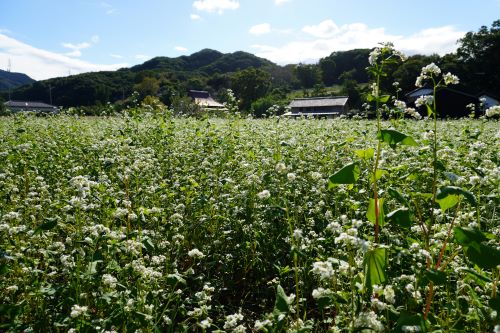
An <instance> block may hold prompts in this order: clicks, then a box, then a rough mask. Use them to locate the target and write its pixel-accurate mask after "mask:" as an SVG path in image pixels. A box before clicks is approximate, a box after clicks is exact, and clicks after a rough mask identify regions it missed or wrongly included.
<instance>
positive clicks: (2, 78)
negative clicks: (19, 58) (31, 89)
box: [0, 69, 35, 91]
mask: <svg viewBox="0 0 500 333" xmlns="http://www.w3.org/2000/svg"><path fill="white" fill-rule="evenodd" d="M32 82H35V80H33V79H32V78H30V77H29V76H28V75H26V74H23V73H12V72H8V71H3V70H1V69H0V91H3V90H9V89H14V88H17V87H19V86H22V85H24V84H28V83H32Z"/></svg>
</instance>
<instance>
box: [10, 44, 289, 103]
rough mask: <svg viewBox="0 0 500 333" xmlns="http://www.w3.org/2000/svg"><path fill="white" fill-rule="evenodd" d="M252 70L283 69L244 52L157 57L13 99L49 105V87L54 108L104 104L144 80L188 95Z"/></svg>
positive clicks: (54, 82)
mask: <svg viewBox="0 0 500 333" xmlns="http://www.w3.org/2000/svg"><path fill="white" fill-rule="evenodd" d="M250 67H253V68H261V69H263V70H266V71H270V72H276V73H277V74H276V75H275V76H276V77H279V73H280V72H283V69H284V68H283V67H280V66H278V65H276V64H274V63H273V62H271V61H269V60H267V59H264V58H260V57H257V56H255V55H253V54H251V53H247V52H243V51H237V52H233V53H222V52H219V51H216V50H212V49H203V50H201V51H199V52H196V53H193V54H191V55H188V56H180V57H176V58H170V57H155V58H153V59H151V60H148V61H146V62H144V63H143V64H140V65H136V66H133V67H130V68H121V69H119V70H117V71H107V72H104V71H103V72H90V73H83V74H77V75H71V76H67V77H59V78H53V79H49V80H43V81H36V82H33V81H31V83H32V84H31V85H28V86H23V87H20V88H19V89H16V90H14V91H13V98H15V99H19V100H38V101H45V102H48V100H49V92H48V91H49V85H50V87H51V89H52V97H53V104H55V105H59V106H65V107H68V106H84V105H94V104H99V103H103V104H104V103H106V102H115V101H117V100H120V99H123V97H127V96H130V94H131V93H132V92H133V91H134V86H135V85H137V84H138V83H140V82H141V81H142V80H143V79H144V78H145V77H154V78H155V79H157V80H158V81H159V82H160V86H161V90H162V91H163V93H164V94H171V92H172V91H173V90H175V91H177V93H176V94H178V93H179V92H180V93H182V92H187V90H188V89H208V88H210V86H212V87H213V85H211V84H209V83H208V82H209V81H210V80H212V79H214V80H219V81H221V82H222V83H220V84H222V85H224V82H227V80H228V77H229V76H230V75H231V73H234V72H237V71H240V70H244V69H247V68H250ZM286 71H288V70H286ZM221 76H223V77H222V78H221ZM219 81H217V82H219ZM218 84H219V83H218ZM165 91H169V92H165Z"/></svg>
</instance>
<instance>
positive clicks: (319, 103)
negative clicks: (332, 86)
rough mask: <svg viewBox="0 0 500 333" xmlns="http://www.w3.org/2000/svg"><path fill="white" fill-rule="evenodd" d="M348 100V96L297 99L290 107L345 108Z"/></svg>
mask: <svg viewBox="0 0 500 333" xmlns="http://www.w3.org/2000/svg"><path fill="white" fill-rule="evenodd" d="M347 100H348V97H347V96H338V97H314V98H296V99H294V100H292V102H291V103H290V105H289V106H290V107H291V108H311V107H328V106H344V105H346V104H347Z"/></svg>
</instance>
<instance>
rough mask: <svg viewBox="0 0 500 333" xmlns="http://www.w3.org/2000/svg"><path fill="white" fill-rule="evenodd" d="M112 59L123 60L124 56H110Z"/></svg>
mask: <svg viewBox="0 0 500 333" xmlns="http://www.w3.org/2000/svg"><path fill="white" fill-rule="evenodd" d="M109 56H110V57H111V58H115V59H123V56H122V55H119V54H110V55H109Z"/></svg>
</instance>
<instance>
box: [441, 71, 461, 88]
mask: <svg viewBox="0 0 500 333" xmlns="http://www.w3.org/2000/svg"><path fill="white" fill-rule="evenodd" d="M443 79H444V84H446V85H449V84H458V83H459V82H460V79H459V78H458V76H456V75H453V74H451V73H449V72H448V73H446V74H445V75H444V76H443Z"/></svg>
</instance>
